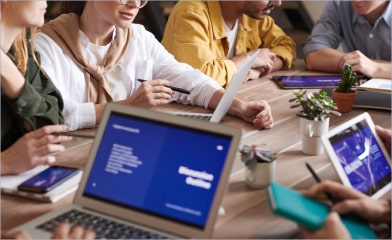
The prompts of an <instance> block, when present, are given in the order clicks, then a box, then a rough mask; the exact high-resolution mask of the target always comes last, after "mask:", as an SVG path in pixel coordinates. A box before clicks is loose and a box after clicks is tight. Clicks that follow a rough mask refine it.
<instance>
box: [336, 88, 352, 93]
mask: <svg viewBox="0 0 392 240" xmlns="http://www.w3.org/2000/svg"><path fill="white" fill-rule="evenodd" d="M333 92H336V93H339V94H353V93H357V90H355V89H351V90H350V92H339V91H338V89H337V88H335V89H334V90H333Z"/></svg>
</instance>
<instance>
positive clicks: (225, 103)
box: [168, 50, 260, 123]
mask: <svg viewBox="0 0 392 240" xmlns="http://www.w3.org/2000/svg"><path fill="white" fill-rule="evenodd" d="M259 51H260V50H257V51H256V52H255V53H254V54H253V55H252V56H251V57H250V58H249V59H248V60H247V61H246V62H245V63H244V64H242V66H241V67H240V68H239V69H238V70H237V72H236V73H235V74H234V76H233V78H232V79H231V81H230V82H229V84H228V86H227V88H226V91H225V93H224V94H223V96H222V98H221V100H220V101H219V104H218V106H217V107H216V109H215V111H214V113H213V114H209V113H189V112H168V113H171V114H175V115H177V116H183V117H189V118H196V119H200V120H207V121H210V122H214V123H219V122H220V121H222V119H223V117H224V116H225V115H226V113H227V111H228V110H229V108H230V106H231V104H232V103H233V100H234V98H235V96H236V95H237V93H238V91H239V90H240V88H241V85H242V83H243V82H244V79H245V78H246V76H247V75H248V72H249V70H250V68H251V67H252V64H253V62H254V61H255V59H256V57H257V55H258V54H259Z"/></svg>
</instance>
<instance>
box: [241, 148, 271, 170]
mask: <svg viewBox="0 0 392 240" xmlns="http://www.w3.org/2000/svg"><path fill="white" fill-rule="evenodd" d="M240 153H241V161H242V162H243V163H244V164H245V166H246V167H248V168H254V167H255V166H256V164H257V163H258V162H259V163H270V162H273V161H275V160H276V153H275V152H272V151H270V150H268V149H266V148H265V147H264V145H251V146H249V145H244V146H242V148H241V149H240Z"/></svg>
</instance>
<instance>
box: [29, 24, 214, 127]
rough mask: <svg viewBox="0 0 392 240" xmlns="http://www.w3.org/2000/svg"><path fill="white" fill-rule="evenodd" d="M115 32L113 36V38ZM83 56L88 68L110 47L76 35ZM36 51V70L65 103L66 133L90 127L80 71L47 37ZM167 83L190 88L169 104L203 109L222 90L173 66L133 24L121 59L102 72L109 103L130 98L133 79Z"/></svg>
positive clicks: (39, 39)
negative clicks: (42, 72) (43, 73)
mask: <svg viewBox="0 0 392 240" xmlns="http://www.w3.org/2000/svg"><path fill="white" fill-rule="evenodd" d="M115 34H116V31H114V32H113V39H114V38H115ZM79 37H80V42H81V44H82V47H83V50H84V54H85V56H87V58H88V59H89V60H90V62H92V63H100V62H102V60H103V58H104V56H105V55H106V53H107V51H108V49H109V47H110V44H111V43H109V44H108V45H106V46H97V45H94V44H92V43H90V42H89V40H88V38H87V36H86V35H85V34H84V33H83V32H82V31H79ZM34 44H35V45H34V46H35V50H36V51H38V52H39V54H40V55H41V65H42V67H43V69H44V70H45V71H46V73H47V74H48V75H49V77H50V78H51V80H52V81H53V83H54V84H55V85H56V87H57V88H58V89H59V91H60V92H61V94H62V96H63V99H64V109H63V115H64V118H65V124H66V125H68V128H69V130H76V129H80V128H88V127H94V126H95V125H96V115H95V108H94V103H91V102H86V101H87V90H86V84H85V79H84V75H83V71H82V69H81V68H79V67H78V66H77V65H76V64H75V63H74V62H73V61H72V59H71V58H70V57H69V56H67V55H66V54H65V53H64V52H63V51H62V49H61V48H60V47H59V46H58V45H57V44H56V43H55V42H54V41H53V40H52V39H51V38H50V37H49V36H47V35H46V34H43V33H37V34H36V38H35V42H34ZM138 78H141V79H167V80H170V81H171V82H173V86H176V87H180V88H184V89H189V90H190V91H191V94H189V95H188V94H181V93H178V92H175V94H174V97H173V101H177V102H180V103H183V104H192V105H197V106H203V107H205V108H207V107H208V103H209V102H210V99H211V97H212V95H213V94H214V93H215V91H217V90H218V89H221V86H219V84H218V83H217V82H216V81H214V80H213V79H211V78H210V77H208V76H206V75H204V74H203V73H201V72H200V71H199V70H196V69H194V68H192V67H191V66H189V65H187V64H185V63H180V62H177V61H176V60H175V59H174V57H173V56H172V55H171V54H170V53H169V52H167V51H166V49H165V48H164V47H163V46H162V45H161V44H160V42H159V41H158V40H156V38H155V37H154V35H153V34H152V33H150V32H148V31H147V30H146V29H145V28H144V26H142V25H139V24H132V38H131V42H130V44H129V47H128V50H127V51H126V53H125V55H124V56H123V59H122V60H121V61H120V63H119V64H118V65H117V66H116V67H115V68H113V69H112V70H111V71H110V72H109V73H107V79H108V81H109V85H110V87H111V91H112V96H113V100H114V101H118V100H123V99H126V98H127V97H129V96H130V95H132V94H133V93H134V92H135V90H136V89H137V87H139V85H140V83H139V82H138V81H136V79H138Z"/></svg>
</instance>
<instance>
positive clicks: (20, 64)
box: [14, 27, 41, 75]
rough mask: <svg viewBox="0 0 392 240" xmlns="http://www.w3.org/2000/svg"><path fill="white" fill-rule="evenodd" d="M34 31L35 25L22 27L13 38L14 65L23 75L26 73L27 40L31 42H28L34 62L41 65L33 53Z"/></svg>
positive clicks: (27, 57)
mask: <svg viewBox="0 0 392 240" xmlns="http://www.w3.org/2000/svg"><path fill="white" fill-rule="evenodd" d="M36 31H37V28H35V27H31V28H24V29H23V30H22V31H21V32H20V33H19V35H18V36H16V38H15V40H14V47H15V53H16V57H17V63H16V67H17V68H18V70H19V71H20V72H21V73H22V74H23V75H25V74H26V71H27V61H28V59H29V52H28V48H27V43H28V41H30V42H31V44H30V46H31V52H32V56H33V59H34V61H35V63H36V64H37V65H38V66H41V65H40V64H39V62H38V60H37V57H36V56H35V54H34V43H33V39H34V35H35V32H36Z"/></svg>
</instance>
